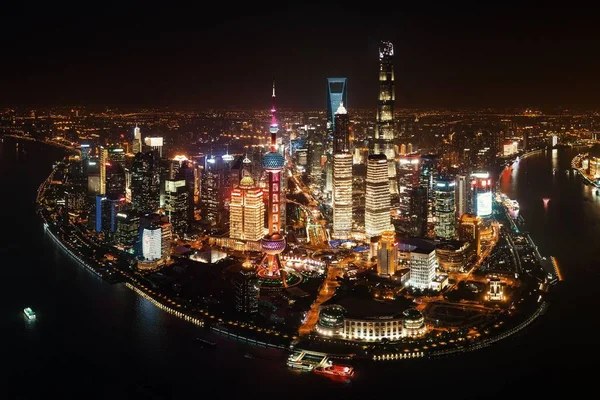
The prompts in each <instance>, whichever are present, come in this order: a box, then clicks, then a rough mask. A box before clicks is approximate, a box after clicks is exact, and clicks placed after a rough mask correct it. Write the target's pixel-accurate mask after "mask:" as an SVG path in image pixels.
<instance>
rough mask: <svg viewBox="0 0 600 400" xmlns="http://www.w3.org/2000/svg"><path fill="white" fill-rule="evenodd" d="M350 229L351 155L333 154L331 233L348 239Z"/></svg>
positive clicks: (338, 237) (336, 236) (337, 237)
mask: <svg viewBox="0 0 600 400" xmlns="http://www.w3.org/2000/svg"><path fill="white" fill-rule="evenodd" d="M351 230H352V155H351V154H350V153H341V154H335V155H334V156H333V234H332V236H333V237H334V238H335V239H348V238H349V237H350V231H351Z"/></svg>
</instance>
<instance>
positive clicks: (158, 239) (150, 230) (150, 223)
mask: <svg viewBox="0 0 600 400" xmlns="http://www.w3.org/2000/svg"><path fill="white" fill-rule="evenodd" d="M172 240H173V229H172V226H171V223H170V222H169V217H167V216H166V215H160V214H156V213H147V214H143V215H142V216H140V240H139V242H140V247H141V248H140V250H139V253H138V254H140V255H141V256H142V257H141V258H142V259H143V260H146V261H155V262H157V264H162V263H165V262H166V261H167V260H168V259H169V258H170V256H171V243H172Z"/></svg>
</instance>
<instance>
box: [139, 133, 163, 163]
mask: <svg viewBox="0 0 600 400" xmlns="http://www.w3.org/2000/svg"><path fill="white" fill-rule="evenodd" d="M163 143H164V141H163V138H161V137H146V138H144V144H145V145H146V147H148V150H149V151H151V150H156V152H157V153H158V157H159V158H162V149H163Z"/></svg>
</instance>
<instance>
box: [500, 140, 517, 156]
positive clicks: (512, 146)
mask: <svg viewBox="0 0 600 400" xmlns="http://www.w3.org/2000/svg"><path fill="white" fill-rule="evenodd" d="M502 150H503V152H502V153H503V155H504V157H508V156H512V155H513V154H516V153H518V152H519V142H508V143H504V144H503V146H502Z"/></svg>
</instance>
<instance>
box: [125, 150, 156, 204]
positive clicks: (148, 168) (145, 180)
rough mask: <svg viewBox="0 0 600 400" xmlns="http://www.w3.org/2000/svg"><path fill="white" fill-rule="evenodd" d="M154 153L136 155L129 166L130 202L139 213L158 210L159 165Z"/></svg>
mask: <svg viewBox="0 0 600 400" xmlns="http://www.w3.org/2000/svg"><path fill="white" fill-rule="evenodd" d="M156 156H157V155H156V154H155V152H148V153H137V154H136V155H135V158H134V160H133V163H132V166H131V202H132V203H133V206H134V208H136V209H137V210H138V211H140V212H141V213H151V212H154V211H156V210H157V209H158V207H159V202H160V184H159V183H160V179H159V168H158V167H159V165H158V159H157V157H156Z"/></svg>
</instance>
